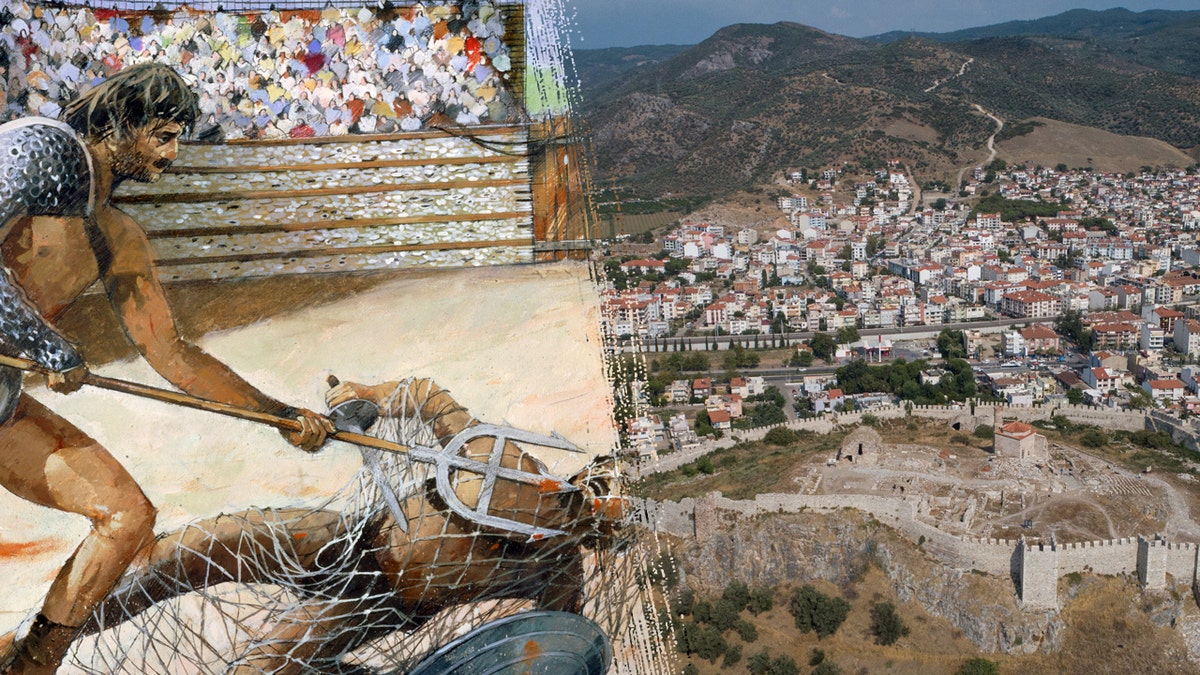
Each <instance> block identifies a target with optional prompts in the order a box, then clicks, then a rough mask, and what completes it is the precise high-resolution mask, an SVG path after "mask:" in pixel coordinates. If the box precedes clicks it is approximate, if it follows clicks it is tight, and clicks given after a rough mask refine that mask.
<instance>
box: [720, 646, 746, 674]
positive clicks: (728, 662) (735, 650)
mask: <svg viewBox="0 0 1200 675" xmlns="http://www.w3.org/2000/svg"><path fill="white" fill-rule="evenodd" d="M741 660H742V646H741V645H729V649H726V650H725V658H723V659H721V668H722V669H727V668H729V667H730V666H733V665H734V664H736V663H737V662H738V661H741Z"/></svg>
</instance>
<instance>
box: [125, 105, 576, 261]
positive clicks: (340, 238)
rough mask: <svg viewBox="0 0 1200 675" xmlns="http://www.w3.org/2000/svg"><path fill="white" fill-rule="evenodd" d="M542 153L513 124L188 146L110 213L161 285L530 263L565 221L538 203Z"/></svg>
mask: <svg viewBox="0 0 1200 675" xmlns="http://www.w3.org/2000/svg"><path fill="white" fill-rule="evenodd" d="M544 145H545V144H544V143H541V142H540V141H535V140H534V139H533V138H531V128H530V127H524V126H511V125H507V126H495V127H472V128H464V129H460V130H455V131H453V132H451V131H448V130H434V131H428V130H427V131H420V132H413V133H405V134H392V135H372V136H340V137H326V138H313V139H283V140H271V141H235V142H230V143H225V144H200V143H186V144H183V145H182V146H181V148H180V157H179V159H178V160H177V161H176V165H175V166H173V167H172V168H171V169H170V171H169V172H168V173H167V174H166V175H164V177H163V179H162V180H160V181H159V182H157V183H152V184H142V183H139V184H132V183H131V184H127V185H123V186H122V188H121V190H120V191H119V192H118V194H117V195H116V196H115V198H114V201H115V202H116V203H117V204H119V205H120V206H121V208H122V209H124V210H126V211H128V212H130V213H131V214H132V215H133V216H134V217H135V218H137V219H138V221H139V222H141V223H142V224H143V226H144V227H146V229H147V232H148V234H149V236H150V239H151V243H152V245H153V246H154V250H155V254H156V256H157V258H158V263H159V265H160V266H161V267H162V268H163V278H164V279H165V280H167V281H191V280H200V279H229V278H241V277H254V276H271V275H276V274H296V273H320V272H341V271H361V270H378V269H397V268H403V267H418V266H420V267H428V266H439V267H443V266H477V265H488V264H512V263H524V262H532V261H533V260H534V250H535V238H534V220H535V217H545V218H550V219H559V218H561V217H560V216H557V215H555V210H556V209H557V208H559V206H558V205H557V204H550V205H549V207H548V208H545V207H542V206H535V205H534V203H533V202H534V196H533V192H532V188H531V183H532V182H533V180H534V178H533V177H532V176H531V159H530V156H531V154H533V153H535V152H537V150H535V151H532V152H531V150H530V148H531V147H537V148H541V147H544ZM543 212H544V213H545V215H543V216H535V214H541V213H543ZM555 231H556V232H561V231H562V228H555Z"/></svg>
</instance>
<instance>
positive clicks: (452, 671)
mask: <svg viewBox="0 0 1200 675" xmlns="http://www.w3.org/2000/svg"><path fill="white" fill-rule="evenodd" d="M611 661H612V648H611V646H610V645H609V641H608V636H606V635H605V634H604V631H602V630H600V626H597V625H596V623H595V622H594V621H591V620H590V619H588V618H586V617H583V616H580V615H578V614H571V613H568V612H542V611H535V612H526V613H524V614H517V615H514V616H510V617H506V618H504V619H500V620H498V621H492V622H490V623H486V624H484V625H482V626H480V627H479V628H476V629H475V630H473V631H471V632H470V633H467V634H466V635H464V636H462V637H460V638H458V639H457V640H454V641H453V642H451V643H450V644H448V645H446V646H444V647H442V648H441V649H439V650H437V651H436V652H434V653H433V654H432V655H431V656H429V657H428V658H426V659H425V660H424V661H422V662H421V663H420V664H419V665H418V666H417V667H416V668H414V669H413V670H411V671H409V675H525V674H528V675H604V673H606V672H608V666H609V663H610V662H611Z"/></svg>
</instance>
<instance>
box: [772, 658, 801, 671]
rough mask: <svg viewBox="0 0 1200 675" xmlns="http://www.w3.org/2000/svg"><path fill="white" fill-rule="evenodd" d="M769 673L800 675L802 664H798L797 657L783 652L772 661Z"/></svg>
mask: <svg viewBox="0 0 1200 675" xmlns="http://www.w3.org/2000/svg"><path fill="white" fill-rule="evenodd" d="M767 673H768V675H800V666H798V665H796V660H795V659H793V658H792V657H790V656H788V655H787V654H783V655H780V656H779V657H777V658H776V659H775V660H774V661H772V662H771V669H770V670H768V671H767Z"/></svg>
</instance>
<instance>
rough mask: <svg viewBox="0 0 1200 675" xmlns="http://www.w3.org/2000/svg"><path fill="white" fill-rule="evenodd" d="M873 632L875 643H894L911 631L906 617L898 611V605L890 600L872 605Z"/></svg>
mask: <svg viewBox="0 0 1200 675" xmlns="http://www.w3.org/2000/svg"><path fill="white" fill-rule="evenodd" d="M871 632H872V633H873V634H874V635H875V644H878V645H894V644H896V641H897V640H899V639H900V638H902V637H904V636H905V635H908V632H909V631H908V626H906V625H905V624H904V619H902V618H900V614H898V613H897V612H896V605H895V604H893V603H892V601H891V600H888V601H885V602H880V603H876V604H875V605H873V606H872V607H871Z"/></svg>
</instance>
